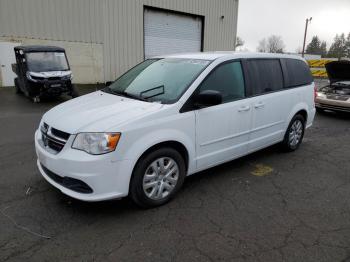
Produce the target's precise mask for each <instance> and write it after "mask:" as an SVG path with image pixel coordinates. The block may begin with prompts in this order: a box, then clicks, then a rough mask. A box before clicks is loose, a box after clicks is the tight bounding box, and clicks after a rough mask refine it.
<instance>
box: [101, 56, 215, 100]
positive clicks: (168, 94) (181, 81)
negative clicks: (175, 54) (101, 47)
mask: <svg viewBox="0 0 350 262" xmlns="http://www.w3.org/2000/svg"><path fill="white" fill-rule="evenodd" d="M209 63H210V61H207V60H200V59H183V58H164V59H149V60H146V61H144V62H142V63H141V64H139V65H137V66H135V67H134V68H132V69H131V70H129V71H128V72H127V73H125V74H124V75H122V76H121V77H120V78H118V79H117V80H116V81H115V82H114V83H112V84H111V85H110V86H109V87H108V91H110V92H112V93H116V94H118V93H119V94H125V95H129V96H132V97H134V98H137V97H138V98H140V99H144V100H147V101H159V102H161V103H173V102H175V101H177V100H178V99H179V98H180V96H181V95H182V94H183V93H184V92H185V91H186V90H187V88H188V87H189V85H190V84H191V83H192V82H193V81H194V80H195V79H196V78H197V76H198V75H199V74H200V73H201V72H202V71H203V70H204V69H205V68H206V67H207V66H208V65H209Z"/></svg>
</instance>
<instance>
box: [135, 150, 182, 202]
mask: <svg viewBox="0 0 350 262" xmlns="http://www.w3.org/2000/svg"><path fill="white" fill-rule="evenodd" d="M162 157H169V158H171V159H172V160H174V161H175V162H176V164H177V166H178V170H179V176H178V180H177V183H176V185H175V187H174V189H173V190H172V191H171V192H170V193H169V195H167V196H166V197H164V198H162V199H158V200H154V199H151V198H149V197H148V196H147V195H146V193H145V192H144V189H143V179H144V176H145V173H146V170H147V169H148V167H149V166H150V165H151V163H152V162H154V161H155V160H157V159H159V158H162ZM185 177H186V165H185V161H184V159H183V157H182V156H181V154H180V153H179V152H178V151H176V150H175V149H173V148H168V147H164V148H159V149H156V150H154V151H152V152H150V153H148V154H147V155H145V156H143V157H141V158H140V159H139V161H138V162H137V164H136V166H135V168H134V171H133V175H132V178H131V181H130V190H129V196H130V197H131V199H132V200H133V201H134V202H135V204H137V205H138V206H140V207H143V208H152V207H157V206H160V205H163V204H165V203H167V202H169V201H170V200H171V199H172V198H173V197H174V195H175V194H176V193H177V192H178V191H179V189H180V188H181V187H182V185H183V182H184V180H185Z"/></svg>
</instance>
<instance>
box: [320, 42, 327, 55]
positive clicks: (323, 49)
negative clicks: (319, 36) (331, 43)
mask: <svg viewBox="0 0 350 262" xmlns="http://www.w3.org/2000/svg"><path fill="white" fill-rule="evenodd" d="M320 55H321V57H326V56H327V43H326V41H322V43H321V46H320Z"/></svg>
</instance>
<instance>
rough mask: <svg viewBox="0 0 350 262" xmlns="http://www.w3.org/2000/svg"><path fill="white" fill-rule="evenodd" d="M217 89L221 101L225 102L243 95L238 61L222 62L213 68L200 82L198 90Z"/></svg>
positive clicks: (242, 81) (240, 97)
mask: <svg viewBox="0 0 350 262" xmlns="http://www.w3.org/2000/svg"><path fill="white" fill-rule="evenodd" d="M204 90H215V91H219V92H220V93H221V95H222V102H223V103H227V102H231V101H234V100H237V99H242V98H244V97H245V88H244V77H243V72H242V66H241V63H240V62H239V61H235V62H229V63H224V64H222V65H220V66H218V67H217V68H215V69H214V70H213V71H212V72H211V73H210V74H209V76H208V77H207V78H206V79H205V80H204V81H203V82H202V84H201V85H200V87H199V92H201V91H204Z"/></svg>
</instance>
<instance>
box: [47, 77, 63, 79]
mask: <svg viewBox="0 0 350 262" xmlns="http://www.w3.org/2000/svg"><path fill="white" fill-rule="evenodd" d="M49 80H61V77H50V78H49Z"/></svg>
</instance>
